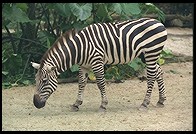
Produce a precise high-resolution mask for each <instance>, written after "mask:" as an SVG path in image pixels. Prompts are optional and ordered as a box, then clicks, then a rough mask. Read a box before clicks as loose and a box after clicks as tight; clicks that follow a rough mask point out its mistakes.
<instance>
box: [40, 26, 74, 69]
mask: <svg viewBox="0 0 196 134" xmlns="http://www.w3.org/2000/svg"><path fill="white" fill-rule="evenodd" d="M76 33H78V32H77V31H76V30H75V29H71V30H68V31H66V32H65V33H63V34H62V35H61V36H60V37H58V38H57V40H56V41H55V42H54V43H53V45H52V46H51V47H50V48H49V49H48V50H47V51H46V52H45V54H44V55H43V56H42V58H41V60H40V68H42V67H43V65H44V61H45V60H46V59H47V57H48V53H49V52H50V51H51V50H52V49H53V48H55V47H57V42H58V41H59V40H61V39H62V38H63V37H64V38H65V39H66V40H67V39H68V38H69V37H70V35H72V36H74V35H75V34H76Z"/></svg>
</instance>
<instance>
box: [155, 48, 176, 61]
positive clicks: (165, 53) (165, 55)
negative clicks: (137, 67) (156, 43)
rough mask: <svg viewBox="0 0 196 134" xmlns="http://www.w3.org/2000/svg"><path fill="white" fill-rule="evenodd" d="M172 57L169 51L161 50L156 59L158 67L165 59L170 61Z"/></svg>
mask: <svg viewBox="0 0 196 134" xmlns="http://www.w3.org/2000/svg"><path fill="white" fill-rule="evenodd" d="M173 57H174V55H173V54H172V52H171V50H169V49H167V50H162V52H161V54H160V57H159V59H158V63H159V65H163V64H164V63H165V59H171V58H173Z"/></svg>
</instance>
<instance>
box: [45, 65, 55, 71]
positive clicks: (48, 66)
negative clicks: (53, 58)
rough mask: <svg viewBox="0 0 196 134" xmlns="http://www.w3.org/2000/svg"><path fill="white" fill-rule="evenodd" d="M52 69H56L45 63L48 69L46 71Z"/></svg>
mask: <svg viewBox="0 0 196 134" xmlns="http://www.w3.org/2000/svg"><path fill="white" fill-rule="evenodd" d="M54 69H56V66H50V65H47V70H48V71H52V70H54Z"/></svg>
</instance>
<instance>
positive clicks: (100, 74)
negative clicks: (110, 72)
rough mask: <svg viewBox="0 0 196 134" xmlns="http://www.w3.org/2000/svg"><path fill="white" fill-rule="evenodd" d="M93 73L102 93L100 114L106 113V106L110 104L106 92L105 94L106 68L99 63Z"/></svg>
mask: <svg viewBox="0 0 196 134" xmlns="http://www.w3.org/2000/svg"><path fill="white" fill-rule="evenodd" d="M92 69H93V72H94V74H95V76H96V81H97V86H98V88H99V90H100V93H101V105H100V107H99V111H100V112H104V111H106V106H107V104H108V100H107V96H106V92H105V78H104V66H103V63H102V62H101V63H100V62H97V64H96V65H94V66H93V67H92Z"/></svg>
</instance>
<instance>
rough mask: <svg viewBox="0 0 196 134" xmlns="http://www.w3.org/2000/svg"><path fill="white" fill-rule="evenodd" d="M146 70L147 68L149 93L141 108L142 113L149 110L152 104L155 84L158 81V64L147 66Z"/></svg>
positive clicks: (147, 92)
mask: <svg viewBox="0 0 196 134" xmlns="http://www.w3.org/2000/svg"><path fill="white" fill-rule="evenodd" d="M146 68H147V91H146V95H145V98H144V101H143V103H142V104H141V106H140V108H139V110H141V111H143V110H146V109H147V108H148V105H149V104H150V97H151V94H152V89H153V86H154V82H155V80H156V72H157V68H156V62H155V63H154V64H149V65H148V64H147V66H146Z"/></svg>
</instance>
